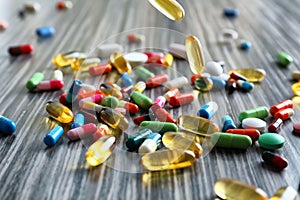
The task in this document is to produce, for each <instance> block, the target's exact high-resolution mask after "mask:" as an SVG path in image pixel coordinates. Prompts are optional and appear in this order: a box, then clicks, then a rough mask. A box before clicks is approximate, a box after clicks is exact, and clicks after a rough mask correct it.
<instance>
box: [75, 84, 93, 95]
mask: <svg viewBox="0 0 300 200" xmlns="http://www.w3.org/2000/svg"><path fill="white" fill-rule="evenodd" d="M83 90H84V91H85V93H87V92H92V91H95V90H96V87H95V86H93V85H91V84H87V83H82V87H81V90H80V91H83ZM78 96H79V94H78Z"/></svg>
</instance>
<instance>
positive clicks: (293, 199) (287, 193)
mask: <svg viewBox="0 0 300 200" xmlns="http://www.w3.org/2000/svg"><path fill="white" fill-rule="evenodd" d="M297 198H298V192H297V191H296V190H295V189H294V188H292V187H291V186H284V187H281V188H279V189H278V190H276V192H275V194H274V195H273V196H272V197H271V198H270V199H269V200H297Z"/></svg>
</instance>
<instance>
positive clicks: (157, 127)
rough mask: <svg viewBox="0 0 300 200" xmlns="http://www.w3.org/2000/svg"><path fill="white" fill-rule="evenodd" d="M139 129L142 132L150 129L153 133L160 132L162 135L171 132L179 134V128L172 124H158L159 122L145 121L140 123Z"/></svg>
mask: <svg viewBox="0 0 300 200" xmlns="http://www.w3.org/2000/svg"><path fill="white" fill-rule="evenodd" d="M139 128H140V129H141V130H143V129H146V128H149V129H151V130H152V131H153V132H159V133H161V134H163V133H165V132H168V131H171V132H177V131H178V127H177V126H176V125H175V124H173V123H170V122H158V121H143V122H142V123H140V125H139Z"/></svg>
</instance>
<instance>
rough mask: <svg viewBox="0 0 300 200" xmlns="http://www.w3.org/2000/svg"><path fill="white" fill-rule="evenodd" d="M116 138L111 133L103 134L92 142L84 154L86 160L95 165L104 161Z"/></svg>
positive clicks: (110, 151) (108, 155)
mask: <svg viewBox="0 0 300 200" xmlns="http://www.w3.org/2000/svg"><path fill="white" fill-rule="evenodd" d="M115 141H116V138H115V137H114V136H112V135H105V136H103V137H101V138H99V139H98V140H97V141H96V142H94V143H93V144H92V145H91V146H90V147H89V148H88V150H87V152H86V154H85V158H86V162H87V163H88V164H89V165H91V166H93V167H95V166H98V165H100V164H102V163H103V162H104V161H106V160H107V159H108V158H109V157H110V155H111V153H112V151H113V148H114V143H115Z"/></svg>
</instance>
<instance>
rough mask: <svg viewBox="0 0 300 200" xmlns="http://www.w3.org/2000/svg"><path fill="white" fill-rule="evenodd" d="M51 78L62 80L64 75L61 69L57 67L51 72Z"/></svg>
mask: <svg viewBox="0 0 300 200" xmlns="http://www.w3.org/2000/svg"><path fill="white" fill-rule="evenodd" d="M52 80H60V81H63V80H64V75H63V73H62V71H60V70H59V69H57V70H55V71H54V72H53V74H52Z"/></svg>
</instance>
